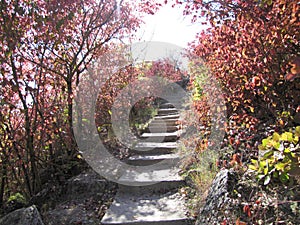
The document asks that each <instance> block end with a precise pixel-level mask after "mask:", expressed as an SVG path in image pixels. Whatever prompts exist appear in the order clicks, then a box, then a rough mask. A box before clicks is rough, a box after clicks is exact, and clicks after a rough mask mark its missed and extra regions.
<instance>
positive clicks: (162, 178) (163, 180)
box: [119, 164, 184, 187]
mask: <svg viewBox="0 0 300 225" xmlns="http://www.w3.org/2000/svg"><path fill="white" fill-rule="evenodd" d="M149 167H150V168H148V167H147V168H144V167H136V168H134V169H131V171H126V173H125V174H123V175H122V176H121V177H120V178H119V182H120V183H121V184H125V183H126V184H128V185H129V184H130V186H147V185H152V184H156V185H155V186H157V187H159V186H164V185H168V184H170V185H172V183H173V182H183V181H184V179H183V178H182V177H181V176H179V171H180V170H179V168H177V167H173V168H163V167H164V165H163V164H161V165H160V166H156V165H155V166H149Z"/></svg>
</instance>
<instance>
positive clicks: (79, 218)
mask: <svg viewBox="0 0 300 225" xmlns="http://www.w3.org/2000/svg"><path fill="white" fill-rule="evenodd" d="M114 188H115V187H113V185H112V183H111V182H108V181H107V180H105V179H103V178H102V177H101V176H99V175H98V174H97V173H96V172H94V171H92V170H88V171H86V172H83V173H81V174H79V175H78V176H76V177H73V178H71V179H69V180H68V181H67V182H66V185H65V186H64V188H63V189H62V195H61V197H60V199H59V201H58V202H57V203H56V205H55V207H54V208H52V209H48V210H47V211H45V212H43V213H42V214H43V218H44V222H45V224H46V225H57V224H68V225H76V224H85V225H95V224H100V217H101V213H102V211H103V208H105V207H106V206H105V201H106V199H107V198H109V194H110V193H107V192H108V190H113V189H114Z"/></svg>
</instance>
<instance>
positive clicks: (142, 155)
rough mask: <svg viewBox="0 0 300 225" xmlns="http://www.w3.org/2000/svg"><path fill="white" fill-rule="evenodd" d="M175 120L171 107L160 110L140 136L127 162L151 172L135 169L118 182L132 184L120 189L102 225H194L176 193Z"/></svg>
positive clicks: (179, 180)
mask: <svg viewBox="0 0 300 225" xmlns="http://www.w3.org/2000/svg"><path fill="white" fill-rule="evenodd" d="M178 119H179V112H178V111H177V109H176V108H174V107H173V105H171V104H169V103H164V104H162V105H161V106H160V109H159V110H158V115H157V116H156V117H154V119H153V120H152V122H151V123H150V125H149V127H148V129H147V131H146V132H145V133H143V134H142V136H141V138H142V139H144V140H145V141H142V142H140V143H139V144H138V145H137V146H136V148H135V149H136V150H135V152H136V153H137V154H136V155H135V156H132V157H130V158H129V159H128V162H127V163H128V164H130V165H136V166H139V167H143V166H148V165H154V166H153V168H154V169H153V170H149V171H147V172H144V173H140V172H139V171H137V170H138V168H139V167H137V170H135V171H132V172H131V173H129V174H126V175H124V176H122V177H121V178H120V181H121V182H123V183H124V182H127V183H131V182H132V185H128V186H125V185H119V190H118V193H117V195H116V197H115V200H114V202H113V203H112V205H111V207H110V208H109V209H108V211H107V212H106V214H105V216H104V217H103V219H102V221H101V223H102V224H103V225H106V224H107V225H109V224H111V225H112V224H118V225H143V224H146V225H190V224H193V220H192V219H191V218H189V217H187V216H186V212H187V209H186V207H185V205H184V202H185V201H184V199H183V197H181V196H180V194H179V193H178V188H179V187H180V186H181V185H183V184H184V180H183V179H182V178H181V177H180V176H179V175H178V172H179V171H178V168H177V167H176V164H177V163H178V162H179V156H178V154H177V153H176V152H175V150H176V148H177V143H176V142H177V140H178V138H179V136H180V132H181V130H180V129H179V126H178V125H177V121H178ZM149 149H151V150H149ZM156 182H158V183H156ZM153 183H154V184H153ZM145 184H151V185H148V186H145Z"/></svg>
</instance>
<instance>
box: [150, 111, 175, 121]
mask: <svg viewBox="0 0 300 225" xmlns="http://www.w3.org/2000/svg"><path fill="white" fill-rule="evenodd" d="M179 116H180V115H179V114H178V113H177V114H167V115H157V116H155V117H154V118H153V119H154V120H165V119H178V118H179Z"/></svg>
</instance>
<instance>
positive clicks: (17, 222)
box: [0, 205, 44, 225]
mask: <svg viewBox="0 0 300 225" xmlns="http://www.w3.org/2000/svg"><path fill="white" fill-rule="evenodd" d="M0 225H44V223H43V221H42V219H41V216H40V213H39V211H38V210H37V208H36V207H35V206H34V205H33V206H30V207H28V208H22V209H18V210H15V211H13V212H11V213H9V214H7V215H6V216H4V217H3V218H1V219H0Z"/></svg>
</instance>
